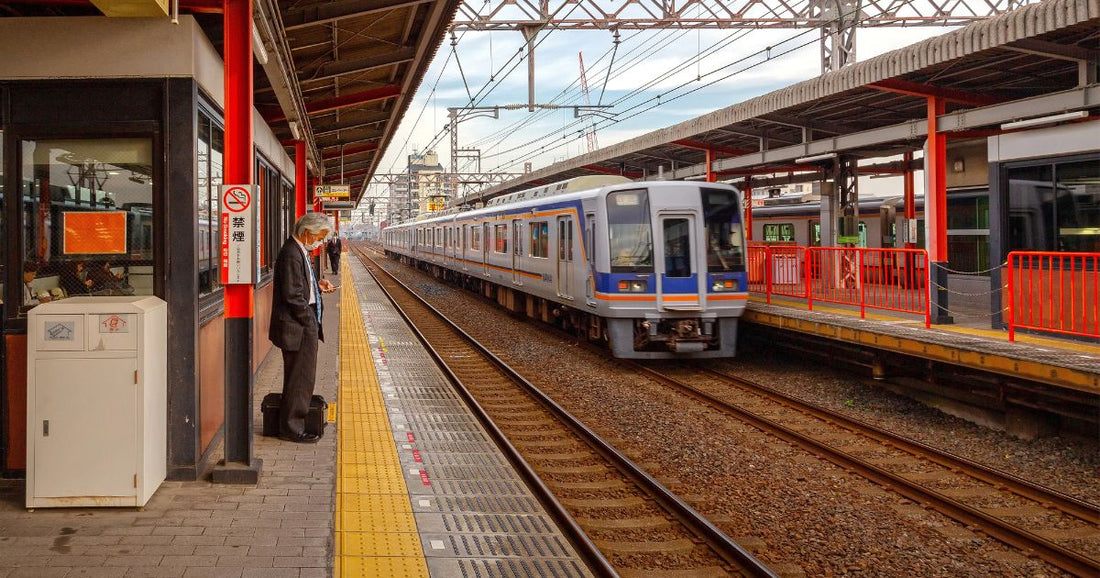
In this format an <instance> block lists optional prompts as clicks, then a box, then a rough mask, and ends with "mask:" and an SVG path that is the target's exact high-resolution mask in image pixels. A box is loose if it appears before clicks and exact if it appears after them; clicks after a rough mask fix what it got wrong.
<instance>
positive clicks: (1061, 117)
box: [1001, 110, 1089, 130]
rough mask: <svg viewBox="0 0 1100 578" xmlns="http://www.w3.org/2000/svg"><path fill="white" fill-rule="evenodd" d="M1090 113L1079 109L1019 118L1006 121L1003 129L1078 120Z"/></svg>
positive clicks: (1002, 126)
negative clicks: (1050, 114)
mask: <svg viewBox="0 0 1100 578" xmlns="http://www.w3.org/2000/svg"><path fill="white" fill-rule="evenodd" d="M1088 115H1089V112H1088V111H1087V110H1078V111H1074V112H1067V113H1063V114H1055V115H1053V116H1041V117H1039V118H1029V119H1027V120H1018V121H1016V122H1006V123H1005V124H1002V125H1001V130H1012V129H1015V128H1027V127H1031V126H1041V125H1044V124H1054V123H1056V122H1063V121H1067V120H1077V119H1079V118H1085V117H1086V116H1088Z"/></svg>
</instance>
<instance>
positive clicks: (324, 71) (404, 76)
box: [0, 0, 460, 201]
mask: <svg viewBox="0 0 1100 578" xmlns="http://www.w3.org/2000/svg"><path fill="white" fill-rule="evenodd" d="M459 4H460V1H459V0H253V10H254V18H253V20H254V27H255V32H256V35H255V40H254V42H253V49H254V51H255V52H256V54H257V60H256V64H255V74H254V77H255V81H254V82H255V106H256V108H257V109H258V110H259V111H260V113H261V114H262V115H263V117H264V118H265V120H267V122H268V124H269V125H270V126H271V128H272V130H274V132H275V134H276V136H278V137H279V139H280V140H282V142H283V144H284V145H285V146H286V147H287V151H288V153H290V154H291V155H293V152H294V148H293V142H294V140H295V139H296V138H301V139H302V140H304V141H306V143H307V158H308V159H310V161H311V164H312V166H313V167H314V170H313V171H312V173H313V174H315V175H318V176H322V177H323V178H324V181H325V182H328V183H345V184H349V185H350V186H351V191H352V197H353V200H355V201H358V199H359V197H360V196H361V195H362V191H363V183H364V182H366V181H368V180H369V178H370V176H371V175H372V174H373V173H374V172H375V171H376V170H377V168H378V163H379V162H381V159H382V155H383V153H384V152H385V150H386V147H387V146H388V145H389V144H390V141H391V139H392V138H393V135H394V132H395V131H396V130H397V125H398V123H399V122H400V120H401V118H402V116H403V115H404V114H405V112H406V111H407V109H408V107H409V104H410V103H411V102H412V99H413V96H414V94H415V92H416V89H417V88H418V87H419V86H420V83H421V81H422V80H423V77H424V73H425V71H426V70H427V68H428V65H429V64H431V60H432V58H433V57H434V56H435V51H436V49H437V48H438V47H439V46H440V44H441V43H442V41H443V37H444V34H445V33H446V30H447V27H448V26H449V25H450V24H451V22H452V21H453V20H454V17H455V13H456V11H457V10H458V6H459ZM171 5H172V1H171V0H34V1H32V0H4V1H2V2H0V16H25V17H33V16H54V17H59V16H91V15H107V16H112V17H161V18H169V17H170V13H169V12H170V10H171ZM222 10H223V2H222V1H221V0H179V11H180V13H182V14H192V15H194V16H195V19H196V21H198V23H199V24H200V26H202V28H203V30H204V32H205V33H206V35H207V36H208V37H209V39H210V41H211V42H212V43H213V44H214V46H215V47H216V48H217V49H218V51H219V52H221V45H222V39H223V37H222V31H223V28H222V14H221V13H222ZM257 47H262V50H258V49H257ZM261 55H262V56H261ZM263 57H266V62H261V61H262V60H265V59H264V58H263Z"/></svg>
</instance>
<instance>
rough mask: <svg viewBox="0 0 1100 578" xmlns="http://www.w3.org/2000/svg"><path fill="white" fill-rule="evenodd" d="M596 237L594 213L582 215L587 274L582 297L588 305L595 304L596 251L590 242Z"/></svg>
mask: <svg viewBox="0 0 1100 578" xmlns="http://www.w3.org/2000/svg"><path fill="white" fill-rule="evenodd" d="M595 238H596V213H585V215H584V259H585V267H584V270H585V271H586V272H587V276H586V278H585V280H584V298H585V301H586V302H587V303H588V304H589V305H595V304H596V295H595V294H594V293H593V291H594V290H595V287H596V278H595V270H596V252H595V250H594V249H593V246H592V242H593V240H594V239H595Z"/></svg>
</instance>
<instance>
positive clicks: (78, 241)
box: [19, 138, 154, 314]
mask: <svg viewBox="0 0 1100 578" xmlns="http://www.w3.org/2000/svg"><path fill="white" fill-rule="evenodd" d="M21 146H22V152H23V158H22V164H21V170H22V196H23V219H24V220H23V248H24V254H23V259H22V262H23V266H22V269H23V271H24V275H23V281H24V283H23V289H22V294H23V298H22V305H23V307H21V308H20V309H19V313H20V314H22V313H24V312H25V311H26V309H29V308H30V307H31V306H34V305H37V304H39V303H43V302H46V301H53V300H56V299H63V298H65V297H67V296H70V295H77V294H91V295H152V294H153V243H154V240H153V142H152V140H151V139H149V138H112V139H57V140H39V141H29V140H27V141H23V142H22V143H21Z"/></svg>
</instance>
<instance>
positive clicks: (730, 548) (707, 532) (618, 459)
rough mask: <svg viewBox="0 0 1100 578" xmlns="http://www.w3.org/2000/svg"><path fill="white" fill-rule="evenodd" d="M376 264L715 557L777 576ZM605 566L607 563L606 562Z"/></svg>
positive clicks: (423, 340)
mask: <svg viewBox="0 0 1100 578" xmlns="http://www.w3.org/2000/svg"><path fill="white" fill-rule="evenodd" d="M358 251H359V255H360V258H361V259H365V260H370V261H371V262H374V261H373V259H372V258H371V257H369V256H367V255H366V253H365V252H364V251H362V250H358ZM375 266H377V267H378V268H379V269H382V270H383V271H384V272H386V274H387V275H389V277H390V279H392V280H393V281H394V283H396V284H397V285H398V286H399V287H401V288H402V289H404V290H405V291H406V292H408V293H409V294H410V295H411V296H413V298H415V299H416V300H417V301H418V302H419V305H421V306H423V307H424V308H426V309H427V310H428V311H430V312H431V313H432V314H434V315H435V316H436V317H437V318H438V319H439V320H440V321H442V322H443V323H444V324H445V325H447V326H448V327H449V328H450V329H451V330H452V331H454V332H455V333H456V334H457V335H458V336H460V337H461V338H462V339H463V340H465V341H466V342H467V343H468V344H469V345H470V346H471V347H473V348H474V349H475V350H477V351H478V352H479V353H481V354H482V355H483V356H485V357H486V358H488V359H489V360H490V361H491V362H492V363H493V365H495V366H496V367H497V368H498V369H499V370H500V371H501V372H503V373H505V374H506V375H508V376H509V377H510V378H511V379H513V380H514V381H515V382H516V383H517V384H519V385H521V386H522V387H523V389H524V390H526V392H527V393H528V394H530V395H531V396H532V397H534V398H535V399H536V400H537V401H538V402H539V403H540V404H542V405H543V406H544V407H545V408H547V409H548V410H549V411H550V412H551V413H553V414H554V415H555V417H557V418H558V419H559V420H560V421H561V422H562V423H563V424H565V425H566V426H567V427H569V428H570V429H571V430H572V431H574V432H575V433H576V434H577V435H579V436H580V437H581V438H582V439H584V440H585V441H586V442H587V443H588V444H589V445H590V446H591V447H592V448H593V449H594V450H595V451H596V452H597V453H599V454H600V455H602V456H603V457H604V459H606V460H608V461H610V462H612V463H613V464H614V465H615V466H616V467H617V468H618V469H619V470H620V471H621V472H622V473H623V474H625V475H626V476H628V477H629V478H631V479H632V480H633V481H634V482H636V483H638V484H639V486H640V487H642V488H643V489H644V490H646V491H647V492H648V493H649V494H650V495H651V496H652V497H653V498H654V499H655V500H656V501H657V502H658V503H659V504H660V505H661V506H662V507H663V508H664V509H665V511H667V512H669V513H671V514H673V515H674V516H676V518H677V519H678V520H680V522H681V523H682V524H684V525H685V526H686V527H687V528H689V529H691V530H692V532H693V533H695V535H696V536H698V537H699V538H701V539H703V540H704V541H705V542H706V543H707V544H708V546H710V548H711V549H712V550H714V552H715V553H716V554H717V555H718V556H720V557H721V558H722V559H724V560H726V561H727V562H728V563H730V564H732V565H734V566H736V567H738V568H740V569H743V570H746V571H747V572H748V573H749V575H751V576H767V577H771V578H777V577H778V575H777V574H776V573H775V572H773V571H772V570H771V569H770V568H768V567H767V566H766V565H764V564H763V563H762V562H760V561H759V560H757V559H756V557H754V556H753V555H752V553H751V552H749V551H748V550H746V549H745V548H744V547H742V546H741V545H740V544H737V543H736V542H734V541H733V539H732V538H730V537H729V536H728V535H726V533H725V532H723V531H722V530H720V529H719V528H718V527H717V526H715V525H714V524H713V523H712V522H710V520H707V519H706V518H705V517H704V516H703V515H702V514H700V513H699V512H697V511H696V510H695V509H694V508H692V507H691V506H690V505H688V504H687V502H685V501H684V500H683V499H681V498H680V497H679V496H677V495H676V494H674V493H673V492H671V491H670V490H669V489H668V488H666V487H665V486H664V485H662V484H661V483H660V482H658V481H657V480H656V479H655V478H654V477H653V476H651V475H650V474H648V473H647V472H646V471H645V470H643V469H642V468H641V467H639V466H638V465H637V464H635V463H634V462H633V461H632V460H631V459H630V458H628V457H627V456H626V455H624V454H622V453H621V452H619V450H617V449H616V448H615V447H614V446H612V445H611V444H610V443H608V442H607V441H606V440H604V439H603V438H601V437H600V436H599V435H597V434H596V433H595V432H594V431H592V430H591V429H590V428H589V427H588V426H586V425H584V424H583V423H582V422H581V421H580V420H579V419H578V418H576V417H575V416H573V415H572V414H571V413H569V412H568V411H567V410H566V409H565V408H563V407H561V405H559V404H558V403H557V402H555V401H554V400H553V399H551V398H550V397H549V396H548V395H547V394H546V393H544V392H543V391H542V390H540V389H539V388H538V387H536V386H535V385H534V384H532V383H531V382H530V381H528V380H527V379H526V378H524V377H523V376H522V375H520V374H519V373H518V372H517V371H516V370H515V369H513V368H512V367H511V366H509V365H508V364H507V363H506V362H505V361H504V360H502V359H500V358H499V357H498V356H496V355H495V354H493V353H492V352H491V351H489V349H488V348H486V347H485V346H484V345H482V344H481V343H480V342H479V341H477V340H476V339H474V337H473V336H471V335H470V334H469V333H467V332H465V331H464V330H462V329H461V328H460V327H458V325H457V324H455V323H454V322H453V321H451V319H450V318H448V317H447V316H446V315H444V314H443V313H442V312H441V311H439V310H438V309H436V308H435V307H434V306H432V305H431V304H430V303H428V302H427V301H425V300H424V299H423V298H422V297H420V296H419V295H418V294H417V293H416V292H414V291H413V290H412V289H410V288H409V287H408V286H407V285H405V284H404V283H403V282H401V280H399V279H397V278H396V277H395V276H393V275H392V274H390V273H389V272H388V271H385V269H384V268H383V267H381V266H378V264H377V263H375ZM368 272H370V274H371V276H372V277H374V278H375V280H376V281H377V280H378V277H377V276H376V275H375V274H374V272H373V271H370V269H368ZM379 287H381V288H382V290H383V292H384V293H385V294H386V296H387V298H389V299H390V301H391V302H392V303H393V305H394V307H395V308H397V310H398V312H399V313H400V315H401V316H402V317H403V318H404V319H405V321H406V322H407V323H408V324H409V326H410V327H411V328H413V331H414V333H415V334H416V335H417V338H418V339H419V340H420V341H421V343H423V344H424V346H425V347H426V348H427V350H428V351H429V353H430V354H431V355H432V357H433V358H435V359H436V362H437V363H438V364H439V365H440V367H441V368H442V369H443V371H444V372H445V373H446V375H447V376H448V378H449V379H451V380H452V381H453V382H454V383H455V384H456V386H457V387H458V388H459V390H460V392H461V393H462V395H463V397H464V398H465V399H466V400H467V401H468V402H469V404H470V406H471V408H474V411H475V413H476V414H477V415H478V417H479V419H481V420H482V421H483V422H484V423H485V425H486V427H487V428H489V429H490V430H491V431H492V432H493V435H494V437H496V436H500V437H499V440H502V441H503V442H504V444H505V447H507V448H508V449H509V452H515V454H514V459H516V460H519V461H520V463H522V464H523V466H522V467H523V469H524V470H525V475H526V474H529V475H531V476H533V479H534V480H537V485H538V487H539V488H540V491H545V492H547V493H546V496H545V497H546V499H548V500H551V501H553V503H554V504H556V507H555V510H557V509H558V508H560V513H561V515H564V516H565V517H566V518H567V519H568V520H569V521H570V522H571V524H569V525H568V527H569V528H570V531H572V530H573V529H574V526H575V528H576V530H577V531H579V532H580V533H581V535H582V536H583V538H584V542H585V543H586V544H591V541H590V540H589V539H588V536H587V534H585V533H584V531H583V530H581V529H580V528H579V526H577V525H576V522H575V521H574V520H573V518H572V517H571V516H569V514H568V513H567V512H565V511H564V506H562V505H561V504H560V502H558V501H557V500H556V498H554V497H553V494H552V493H550V490H549V489H548V488H546V486H545V485H543V484H542V482H541V479H540V478H539V477H538V475H537V474H535V472H534V471H533V470H532V469H530V466H529V465H527V463H526V461H524V460H523V458H522V457H521V456H519V453H518V450H516V449H515V448H514V447H513V446H512V445H511V444H510V443H509V442H508V441H507V438H506V437H504V434H503V432H500V430H499V428H497V427H496V426H495V424H493V425H490V424H492V423H493V422H492V421H491V419H490V418H489V416H488V414H487V413H486V412H485V411H484V409H482V408H481V406H480V405H479V404H478V403H477V402H476V401H475V400H474V398H473V395H472V394H471V393H470V392H469V390H468V389H467V388H466V387H465V386H464V385H462V382H461V380H459V378H458V376H457V375H455V374H454V373H453V372H452V371H451V370H450V368H449V367H448V366H447V364H446V363H445V362H444V361H443V358H442V356H441V355H439V353H438V352H437V351H436V350H435V349H434V348H433V347H432V346H431V345H430V344H429V343H428V340H427V337H426V336H424V335H423V334H422V333H421V332H420V331H419V330H418V329H416V328H415V324H414V322H413V320H412V318H411V317H410V316H409V315H408V314H407V313H406V312H405V311H404V310H403V309H402V308H401V307H400V306H399V305H398V304H397V301H396V299H395V298H394V297H393V295H392V294H391V293H390V292H389V291H388V290H386V288H385V287H382V284H381V282H379ZM509 457H510V458H511V457H513V456H512V455H510V456H509ZM591 547H592V548H596V547H595V545H594V544H591ZM596 552H597V553H598V552H599V550H598V549H596ZM599 555H600V558H601V559H603V557H602V554H599ZM603 560H604V562H606V560H605V559H603ZM608 567H609V568H610V566H608ZM611 571H612V572H614V569H611Z"/></svg>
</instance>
